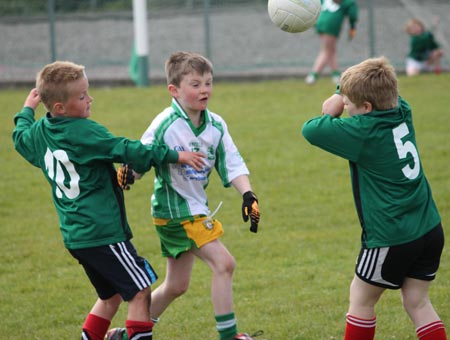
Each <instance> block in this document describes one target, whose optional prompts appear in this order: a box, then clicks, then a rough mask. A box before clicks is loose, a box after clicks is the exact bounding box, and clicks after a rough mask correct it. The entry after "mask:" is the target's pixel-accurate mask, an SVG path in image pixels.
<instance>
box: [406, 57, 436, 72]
mask: <svg viewBox="0 0 450 340" xmlns="http://www.w3.org/2000/svg"><path fill="white" fill-rule="evenodd" d="M406 70H407V71H408V70H416V71H431V65H430V64H428V63H427V62H426V61H420V60H416V59H413V58H406Z"/></svg>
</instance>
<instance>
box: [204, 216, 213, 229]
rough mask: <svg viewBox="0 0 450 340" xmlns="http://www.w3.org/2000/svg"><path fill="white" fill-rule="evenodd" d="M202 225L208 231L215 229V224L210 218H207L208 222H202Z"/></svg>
mask: <svg viewBox="0 0 450 340" xmlns="http://www.w3.org/2000/svg"><path fill="white" fill-rule="evenodd" d="M202 224H203V226H204V227H205V228H206V229H208V230H212V228H214V224H213V222H212V221H211V219H209V218H207V219H206V220H204V221H203V222H202Z"/></svg>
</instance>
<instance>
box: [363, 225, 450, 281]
mask: <svg viewBox="0 0 450 340" xmlns="http://www.w3.org/2000/svg"><path fill="white" fill-rule="evenodd" d="M443 248H444V231H443V230H442V225H441V224H440V223H439V225H438V226H436V228H434V229H432V230H431V231H430V232H428V233H427V234H425V235H424V236H422V237H421V238H419V239H417V240H415V241H412V242H409V243H405V244H401V245H398V246H392V247H383V248H370V249H369V248H362V249H361V251H360V253H359V256H358V260H357V262H356V267H355V273H356V275H357V276H358V277H359V278H360V279H361V280H363V281H365V282H367V283H370V284H372V285H375V286H380V287H384V288H389V289H399V288H401V287H402V285H403V281H404V280H405V278H407V277H409V278H413V279H418V280H425V281H432V280H434V278H435V277H436V272H437V270H438V268H439V262H440V259H441V254H442V249H443Z"/></svg>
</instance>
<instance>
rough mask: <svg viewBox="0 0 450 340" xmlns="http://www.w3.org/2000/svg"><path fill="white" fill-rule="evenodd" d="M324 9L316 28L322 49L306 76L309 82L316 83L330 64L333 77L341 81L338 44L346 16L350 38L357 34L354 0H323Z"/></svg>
mask: <svg viewBox="0 0 450 340" xmlns="http://www.w3.org/2000/svg"><path fill="white" fill-rule="evenodd" d="M321 2H322V9H321V12H320V15H319V18H318V19H317V22H316V25H315V28H316V32H317V33H318V34H319V38H320V51H319V54H318V55H317V57H316V59H315V61H314V65H313V68H312V70H311V72H310V73H309V74H308V75H307V77H306V78H305V82H306V83H307V84H314V83H315V82H316V81H317V79H318V77H319V75H320V74H321V73H322V71H323V70H324V69H325V67H326V66H329V67H330V69H331V79H332V80H333V82H334V83H335V84H338V83H339V77H340V71H339V65H338V52H337V44H338V39H339V36H340V34H341V30H342V26H343V24H344V20H345V18H347V17H348V21H349V25H350V30H349V32H348V37H349V39H350V40H351V39H353V38H354V37H355V35H356V22H357V20H358V6H357V4H356V2H355V1H354V0H321Z"/></svg>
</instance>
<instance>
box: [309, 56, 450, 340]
mask: <svg viewBox="0 0 450 340" xmlns="http://www.w3.org/2000/svg"><path fill="white" fill-rule="evenodd" d="M344 109H345V110H346V111H347V113H348V115H349V116H350V117H345V118H341V117H340V116H341V114H342V112H343V111H344ZM322 112H323V114H322V116H318V117H316V118H313V119H311V120H309V121H307V122H306V123H305V124H304V125H303V129H302V133H303V136H304V137H305V138H306V140H308V141H309V142H310V143H311V144H312V145H315V146H317V147H319V148H321V149H323V150H325V151H327V152H330V153H332V154H334V155H337V156H339V157H342V158H344V159H347V160H348V161H349V165H350V175H351V182H352V188H353V197H354V201H355V206H356V210H357V213H358V217H359V221H360V224H361V229H362V233H361V247H360V252H359V256H358V259H357V263H356V267H355V275H354V277H353V281H352V283H351V286H350V305H349V308H348V313H347V323H346V330H345V337H344V340H372V339H374V336H375V327H376V314H375V305H376V304H377V302H378V301H379V299H380V297H381V295H382V294H383V293H384V292H385V290H386V289H400V292H401V297H402V302H403V307H404V309H405V310H406V312H407V313H408V316H409V317H410V318H411V320H412V322H413V323H414V326H415V327H416V334H417V337H418V338H419V339H420V340H446V339H447V338H446V335H445V327H444V324H443V323H442V321H441V319H440V318H439V316H438V314H437V313H436V311H435V310H434V308H433V305H432V304H431V301H430V297H429V288H430V285H431V282H432V281H433V280H434V279H435V277H436V273H437V271H438V268H439V263H440V258H441V254H442V250H443V247H444V232H443V228H442V224H441V217H440V215H439V212H438V209H437V206H436V204H435V202H434V200H433V196H432V193H431V188H430V185H429V183H428V181H427V179H426V177H425V174H424V171H423V167H422V164H421V161H420V156H419V151H418V149H417V145H416V137H415V131H414V125H413V120H412V112H411V108H410V106H409V105H408V103H407V102H406V101H405V100H404V99H403V98H402V97H400V96H399V94H398V86H397V77H396V74H395V70H394V68H393V67H392V65H391V64H390V63H389V61H388V60H387V59H386V58H384V57H381V58H371V59H367V60H365V61H363V62H362V63H360V64H357V65H355V66H352V67H350V68H349V69H347V70H346V71H345V72H344V73H343V74H342V78H341V83H340V94H334V95H332V96H331V97H330V98H328V99H327V100H325V102H324V103H323V107H322ZM394 335H398V334H394Z"/></svg>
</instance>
